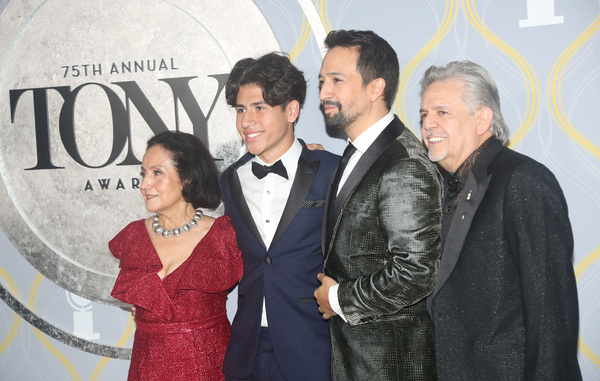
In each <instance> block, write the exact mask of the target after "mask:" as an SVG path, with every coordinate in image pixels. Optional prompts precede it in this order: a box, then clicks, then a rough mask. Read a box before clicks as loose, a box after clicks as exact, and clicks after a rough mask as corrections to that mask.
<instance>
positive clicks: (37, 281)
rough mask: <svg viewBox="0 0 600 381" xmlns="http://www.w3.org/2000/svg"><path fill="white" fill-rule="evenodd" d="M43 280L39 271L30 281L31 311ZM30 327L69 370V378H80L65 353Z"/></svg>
mask: <svg viewBox="0 0 600 381" xmlns="http://www.w3.org/2000/svg"><path fill="white" fill-rule="evenodd" d="M43 280H44V276H43V275H42V274H41V273H38V275H37V276H36V277H35V278H34V279H33V282H32V283H31V287H30V290H29V307H30V309H31V311H33V312H37V298H38V291H39V288H40V286H41V284H42V281H43ZM32 329H33V333H34V334H35V336H36V337H37V338H38V340H39V341H40V342H41V343H42V344H43V345H44V346H45V347H46V348H47V349H48V350H49V351H50V353H52V354H53V355H54V357H56V358H57V359H58V361H60V363H61V364H63V366H64V367H65V368H66V369H67V371H68V372H69V375H70V378H71V380H81V376H80V375H79V372H78V371H77V369H76V368H75V366H74V365H73V363H72V362H71V361H69V359H68V358H67V357H66V356H65V355H63V354H62V353H61V352H60V351H59V350H58V348H56V347H55V346H54V344H52V343H51V342H50V341H49V340H48V339H47V337H46V335H45V334H44V333H43V332H41V331H40V330H39V329H37V328H33V327H32Z"/></svg>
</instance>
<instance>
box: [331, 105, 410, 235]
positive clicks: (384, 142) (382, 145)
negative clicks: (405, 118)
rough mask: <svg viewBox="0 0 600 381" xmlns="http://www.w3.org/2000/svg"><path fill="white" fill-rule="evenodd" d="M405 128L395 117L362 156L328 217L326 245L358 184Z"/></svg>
mask: <svg viewBox="0 0 600 381" xmlns="http://www.w3.org/2000/svg"><path fill="white" fill-rule="evenodd" d="M404 128H405V127H404V124H402V122H401V121H400V119H398V117H397V116H395V117H394V120H393V121H392V122H391V123H390V124H388V126H387V127H386V128H385V129H384V130H383V131H382V132H381V134H379V136H378V137H377V139H375V141H374V142H373V144H371V146H370V147H369V148H368V149H367V151H366V152H365V153H364V154H363V155H362V156H361V158H360V160H359V161H358V163H357V164H356V166H355V167H354V169H353V170H352V172H351V173H350V176H348V179H347V180H346V182H345V183H344V186H343V187H342V189H340V191H339V193H338V195H337V197H336V198H335V201H334V202H333V208H332V209H331V215H330V216H329V217H328V221H327V240H326V243H329V246H331V238H332V237H333V232H334V230H335V226H336V225H337V222H338V218H339V216H340V213H341V211H342V207H343V206H344V204H345V203H346V201H347V200H348V197H349V196H350V195H351V194H352V192H353V191H354V188H356V186H357V185H358V183H360V181H361V180H362V178H363V177H364V175H365V174H366V173H367V171H368V170H369V168H371V165H373V163H374V162H375V160H377V158H378V157H379V156H380V155H381V154H382V153H383V151H385V149H386V148H387V147H388V146H389V145H390V143H392V141H394V139H396V138H397V137H398V136H400V134H401V133H402V131H403V130H404ZM330 188H331V186H330ZM328 193H329V192H328Z"/></svg>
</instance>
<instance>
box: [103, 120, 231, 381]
mask: <svg viewBox="0 0 600 381" xmlns="http://www.w3.org/2000/svg"><path fill="white" fill-rule="evenodd" d="M141 176H142V183H141V186H140V190H141V192H142V195H143V196H144V199H145V202H146V209H147V210H148V211H149V212H152V213H155V215H154V216H153V217H150V218H147V219H146V220H138V221H134V222H132V223H130V224H129V225H128V226H127V227H125V229H123V230H122V231H121V232H119V233H118V234H117V235H116V236H115V238H113V239H112V240H111V241H110V243H109V248H110V250H111V252H112V254H113V255H114V256H115V257H117V258H118V259H119V260H120V266H119V267H120V268H121V270H120V272H119V276H118V277H117V280H116V282H115V286H114V288H113V291H112V293H111V295H112V296H113V297H115V298H117V299H119V300H121V301H123V302H125V303H130V304H133V305H134V306H135V319H136V323H137V329H136V333H135V338H134V342H133V352H132V357H131V365H130V367H129V378H128V379H129V380H194V381H196V380H207V381H214V380H222V379H223V378H224V376H223V373H222V371H221V367H222V365H223V358H224V356H225V349H226V347H227V342H228V341H229V331H230V325H229V320H228V319H227V315H226V310H225V302H226V299H227V294H228V291H229V290H230V289H231V288H232V287H233V286H235V284H236V282H237V281H238V280H239V279H240V278H241V277H242V260H241V255H240V251H239V249H238V248H237V244H236V236H235V231H234V230H233V226H232V225H231V222H230V220H229V217H227V216H223V217H219V218H217V219H214V218H211V217H207V216H204V215H203V214H202V211H201V210H200V209H199V208H208V209H213V208H216V207H217V206H218V205H219V203H220V193H219V185H218V172H217V168H216V166H215V163H214V161H213V159H212V157H211V155H210V153H209V152H208V150H207V149H206V148H205V147H204V145H203V144H202V143H201V142H200V140H199V139H197V138H196V137H195V136H193V135H190V134H185V133H176V132H171V131H169V132H165V133H161V134H159V135H156V136H154V137H152V138H151V139H150V140H149V141H148V148H147V150H146V153H145V155H144V158H143V161H142V168H141Z"/></svg>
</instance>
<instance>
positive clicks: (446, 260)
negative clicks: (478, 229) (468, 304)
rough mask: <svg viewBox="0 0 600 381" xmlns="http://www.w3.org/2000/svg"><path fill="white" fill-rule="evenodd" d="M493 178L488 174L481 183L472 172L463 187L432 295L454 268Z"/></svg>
mask: <svg viewBox="0 0 600 381" xmlns="http://www.w3.org/2000/svg"><path fill="white" fill-rule="evenodd" d="M491 180H492V176H491V175H488V176H487V177H485V178H483V179H482V180H481V181H480V182H479V183H477V181H476V180H475V176H473V174H472V173H471V174H470V175H469V177H468V178H467V183H466V184H465V187H464V189H463V192H462V195H461V198H462V200H461V201H460V202H459V203H458V207H457V208H456V211H455V212H454V217H453V219H452V222H451V224H450V229H449V230H448V237H447V239H446V245H445V246H444V251H443V252H442V260H441V262H440V268H439V270H438V277H437V281H436V283H435V288H434V290H433V294H432V295H431V296H432V297H433V296H434V295H435V294H437V292H438V291H439V290H440V289H441V288H442V286H443V285H444V283H445V282H446V280H448V277H449V276H450V274H451V273H452V270H454V267H455V266H456V263H457V262H458V258H459V257H460V253H461V252H462V248H463V245H464V244H465V239H466V237H467V234H468V233H469V230H470V229H471V223H472V222H473V216H474V215H475V212H476V211H477V208H479V204H481V200H482V199H483V196H484V195H485V192H486V190H487V188H488V186H489V184H490V181H491Z"/></svg>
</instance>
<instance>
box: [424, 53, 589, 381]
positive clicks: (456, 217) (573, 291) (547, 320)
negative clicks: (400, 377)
mask: <svg viewBox="0 0 600 381" xmlns="http://www.w3.org/2000/svg"><path fill="white" fill-rule="evenodd" d="M421 90H422V103H421V127H422V128H421V134H422V136H423V139H424V141H425V145H426V146H427V148H428V149H429V157H430V159H431V160H432V161H435V162H437V163H438V164H439V165H440V166H441V167H442V168H443V169H445V170H446V171H448V173H447V174H446V175H445V178H446V180H447V181H446V186H445V192H444V207H443V217H442V243H443V251H442V260H441V263H440V270H439V274H438V279H437V282H436V285H435V289H434V291H433V294H432V295H431V296H430V297H429V298H428V308H429V310H430V313H431V318H432V321H433V328H434V341H435V350H436V363H437V374H438V379H439V380H440V381H444V380H527V381H533V380H540V381H541V380H544V381H549V380H557V381H558V380H562V381H569V380H580V379H581V374H580V371H579V366H578V363H577V334H578V307H577V288H576V285H575V277H574V273H573V267H572V263H571V260H572V254H573V235H572V232H571V225H570V223H569V217H568V212H567V205H566V202H565V198H564V196H563V193H562V191H561V188H560V186H559V185H558V182H557V181H556V178H555V177H554V175H553V174H552V173H551V172H550V171H549V170H548V169H547V168H546V167H545V166H543V165H542V164H540V163H538V162H536V161H535V160H533V159H531V158H529V157H527V156H524V155H522V154H519V153H517V152H514V151H512V150H510V149H509V148H507V147H505V146H504V145H503V143H505V142H506V141H507V138H508V129H507V128H506V125H505V123H504V121H503V118H502V114H501V112H500V100H499V96H498V89H497V88H496V85H495V83H494V80H493V78H492V77H491V75H490V74H489V73H488V72H487V71H486V70H485V69H484V68H482V67H481V66H479V65H477V64H475V63H472V62H469V61H464V62H451V63H449V64H448V65H447V66H445V67H436V66H432V67H431V68H429V69H428V70H427V71H426V73H425V75H424V77H423V79H422V80H421Z"/></svg>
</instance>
